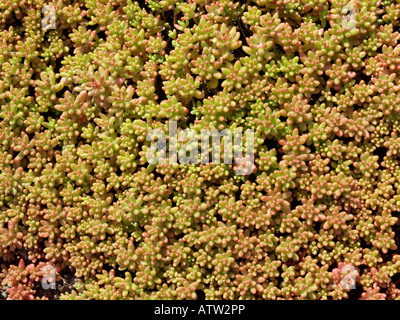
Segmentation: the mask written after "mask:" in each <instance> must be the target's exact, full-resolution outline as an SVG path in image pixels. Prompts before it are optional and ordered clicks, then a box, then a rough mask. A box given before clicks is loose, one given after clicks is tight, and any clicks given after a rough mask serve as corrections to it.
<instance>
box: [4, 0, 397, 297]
mask: <svg viewBox="0 0 400 320" xmlns="http://www.w3.org/2000/svg"><path fill="white" fill-rule="evenodd" d="M48 5H50V6H51V7H50V9H49V10H50V14H51V12H52V11H51V10H52V9H51V8H53V9H54V11H53V13H55V14H56V16H55V22H54V23H55V25H54V26H53V25H51V24H50V25H46V24H43V20H45V21H47V22H49V21H50V20H48V19H49V16H48V12H47V11H46V10H47V9H46V10H44V8H45V6H48ZM399 17H400V1H399V0H383V1H381V0H357V1H353V2H348V1H347V0H346V1H345V0H342V1H341V0H279V1H275V0H253V1H251V0H248V1H247V2H246V1H231V0H218V1H209V0H192V1H183V0H162V1H152V0H147V1H139V2H137V1H131V0H114V1H109V0H79V1H73V0H72V1H71V0H66V1H61V0H59V1H53V2H48V1H43V0H2V1H1V2H0V107H1V109H0V170H1V174H0V265H1V268H0V296H1V297H3V298H7V299H166V298H167V299H204V298H205V299H313V300H320V299H359V298H361V299H397V298H398V297H400V288H398V280H399V279H400V277H399V275H400V255H399V253H398V246H399V241H400V239H399V232H400V230H399V226H398V224H397V221H398V216H399V205H400V167H399V157H398V156H399V154H400V137H399V131H400V80H399V79H400V45H399V39H400V34H399ZM50 18H52V17H50ZM171 121H176V122H177V123H178V128H179V129H178V130H183V129H185V128H190V129H192V130H194V131H195V132H198V133H200V131H201V130H202V129H207V128H209V129H211V128H216V129H218V130H223V129H229V130H234V129H235V128H242V129H243V131H244V130H247V129H251V130H253V131H254V134H255V142H254V159H255V163H254V165H255V169H254V171H253V173H251V174H249V175H246V176H244V175H237V174H235V164H224V163H220V164H217V163H208V164H183V163H176V164H173V163H166V164H157V165H149V163H148V159H146V151H147V150H148V148H149V147H150V145H151V144H152V141H147V140H146V135H147V134H148V133H149V131H150V130H152V129H157V128H159V129H161V130H164V131H165V132H168V130H169V124H170V122H171ZM180 143H183V142H182V141H180ZM52 270H53V271H54V273H53V274H51V271H52ZM49 277H55V279H56V283H57V286H56V287H54V286H53V287H50V288H49V286H46V284H47V283H50V282H51V281H49V280H51V278H49ZM349 281H350V283H351V284H352V285H351V286H347V285H346V284H347V283H349ZM351 281H353V282H354V283H353V282H351Z"/></svg>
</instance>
